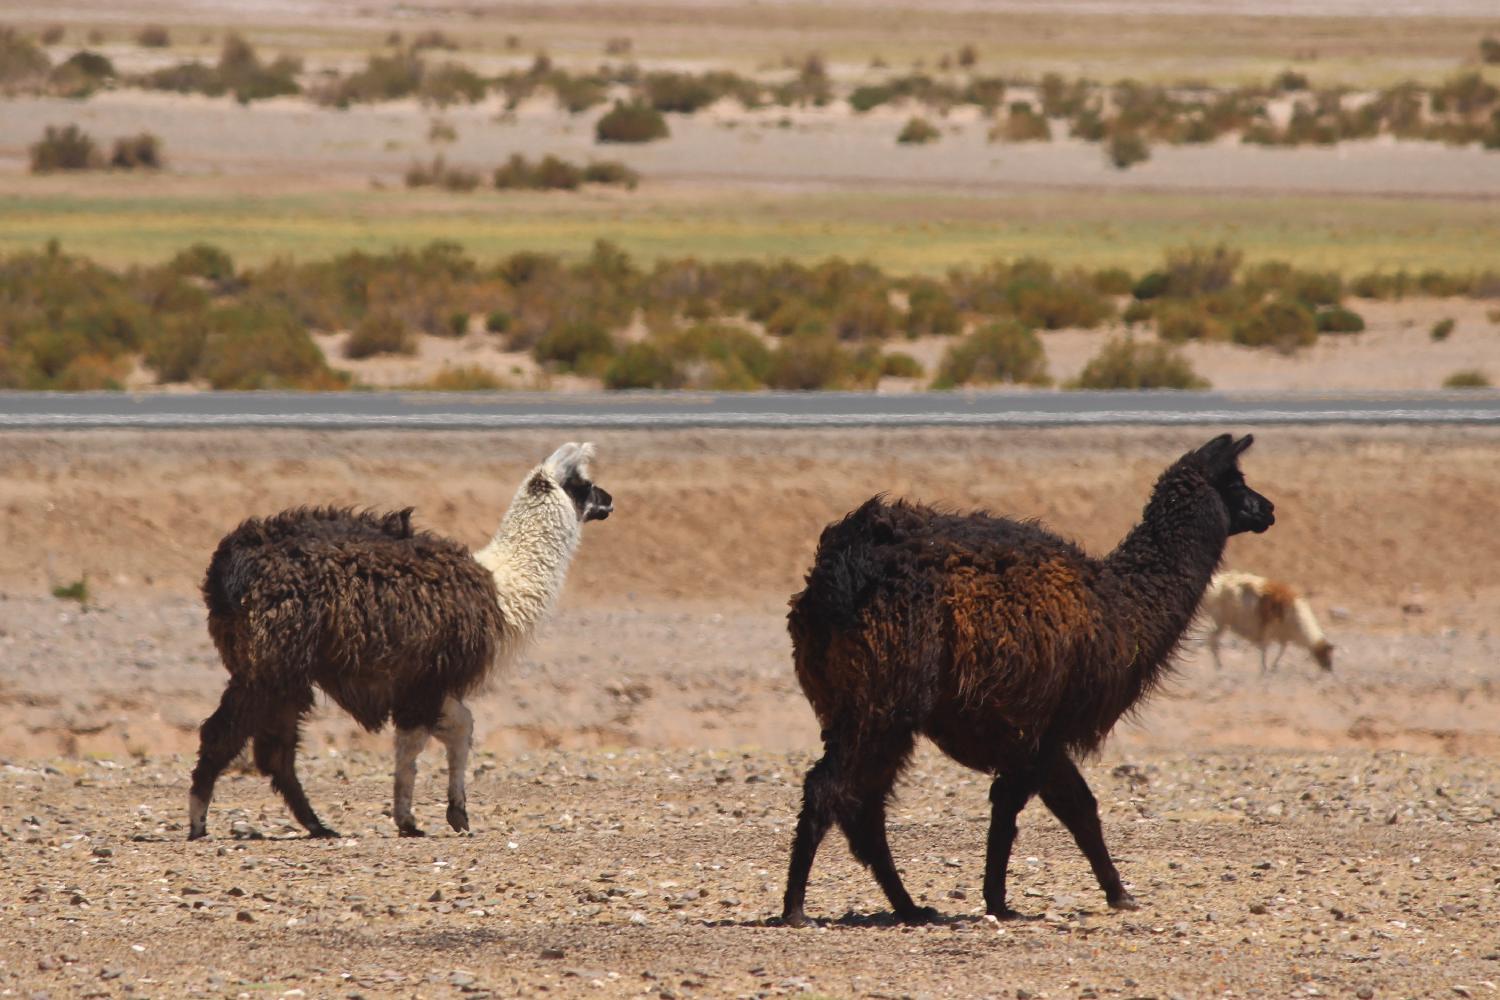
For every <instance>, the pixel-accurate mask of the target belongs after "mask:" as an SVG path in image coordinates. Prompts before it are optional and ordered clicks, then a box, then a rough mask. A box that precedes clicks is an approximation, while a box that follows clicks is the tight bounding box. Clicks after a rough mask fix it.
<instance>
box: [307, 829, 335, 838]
mask: <svg viewBox="0 0 1500 1000" xmlns="http://www.w3.org/2000/svg"><path fill="white" fill-rule="evenodd" d="M307 837H308V839H309V840H337V839H338V837H339V832H338V831H337V830H330V829H328V827H326V826H315V827H313V828H312V829H311V830H308V831H307Z"/></svg>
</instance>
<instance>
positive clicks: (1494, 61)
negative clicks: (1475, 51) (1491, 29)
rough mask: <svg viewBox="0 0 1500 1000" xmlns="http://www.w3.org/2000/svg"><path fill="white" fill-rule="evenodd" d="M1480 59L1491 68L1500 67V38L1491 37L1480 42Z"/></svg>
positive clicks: (1487, 36) (1486, 37)
mask: <svg viewBox="0 0 1500 1000" xmlns="http://www.w3.org/2000/svg"><path fill="white" fill-rule="evenodd" d="M1479 59H1480V61H1481V62H1484V63H1487V64H1489V65H1491V66H1500V38H1495V37H1493V36H1490V35H1486V36H1485V37H1483V38H1481V39H1480V40H1479Z"/></svg>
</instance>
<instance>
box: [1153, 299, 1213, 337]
mask: <svg viewBox="0 0 1500 1000" xmlns="http://www.w3.org/2000/svg"><path fill="white" fill-rule="evenodd" d="M1154 311H1155V314H1156V332H1157V334H1158V335H1159V336H1160V337H1161V339H1162V340H1165V341H1169V342H1171V343H1174V344H1180V343H1182V342H1184V341H1188V340H1221V339H1223V336H1224V328H1223V326H1222V325H1221V324H1220V323H1219V321H1218V320H1217V319H1216V318H1215V317H1213V316H1212V315H1210V314H1209V313H1208V311H1207V310H1206V309H1205V308H1204V306H1203V305H1202V304H1201V303H1197V302H1178V301H1175V300H1168V301H1166V302H1163V303H1161V304H1160V305H1158V306H1157V307H1156V309H1155V310H1154Z"/></svg>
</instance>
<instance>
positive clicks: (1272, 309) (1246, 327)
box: [1233, 299, 1318, 354]
mask: <svg viewBox="0 0 1500 1000" xmlns="http://www.w3.org/2000/svg"><path fill="white" fill-rule="evenodd" d="M1233 337H1234V341H1235V343H1237V344H1244V345H1245V346H1247V347H1274V348H1275V349H1276V350H1278V351H1282V352H1284V353H1287V354H1290V353H1291V352H1293V351H1295V350H1297V349H1298V348H1299V347H1308V346H1311V345H1312V344H1314V343H1316V342H1317V339H1318V324H1317V321H1316V320H1315V319H1314V318H1313V314H1312V310H1310V309H1308V308H1307V307H1306V306H1304V305H1303V304H1302V303H1300V302H1293V301H1291V300H1289V299H1269V300H1267V301H1265V302H1261V303H1259V304H1257V305H1255V306H1254V307H1252V308H1251V309H1250V310H1249V311H1248V312H1247V313H1245V314H1243V315H1242V316H1241V317H1240V318H1239V319H1238V321H1237V322H1235V324H1234V327H1233Z"/></svg>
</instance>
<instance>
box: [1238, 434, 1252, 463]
mask: <svg viewBox="0 0 1500 1000" xmlns="http://www.w3.org/2000/svg"><path fill="white" fill-rule="evenodd" d="M1254 443H1255V435H1254V434H1246V435H1245V436H1244V437H1242V438H1240V439H1239V440H1238V441H1236V442H1235V443H1234V451H1233V455H1234V457H1235V458H1239V457H1240V456H1241V455H1243V454H1244V453H1245V452H1246V451H1248V450H1249V448H1250V446H1251V445H1252V444H1254Z"/></svg>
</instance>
